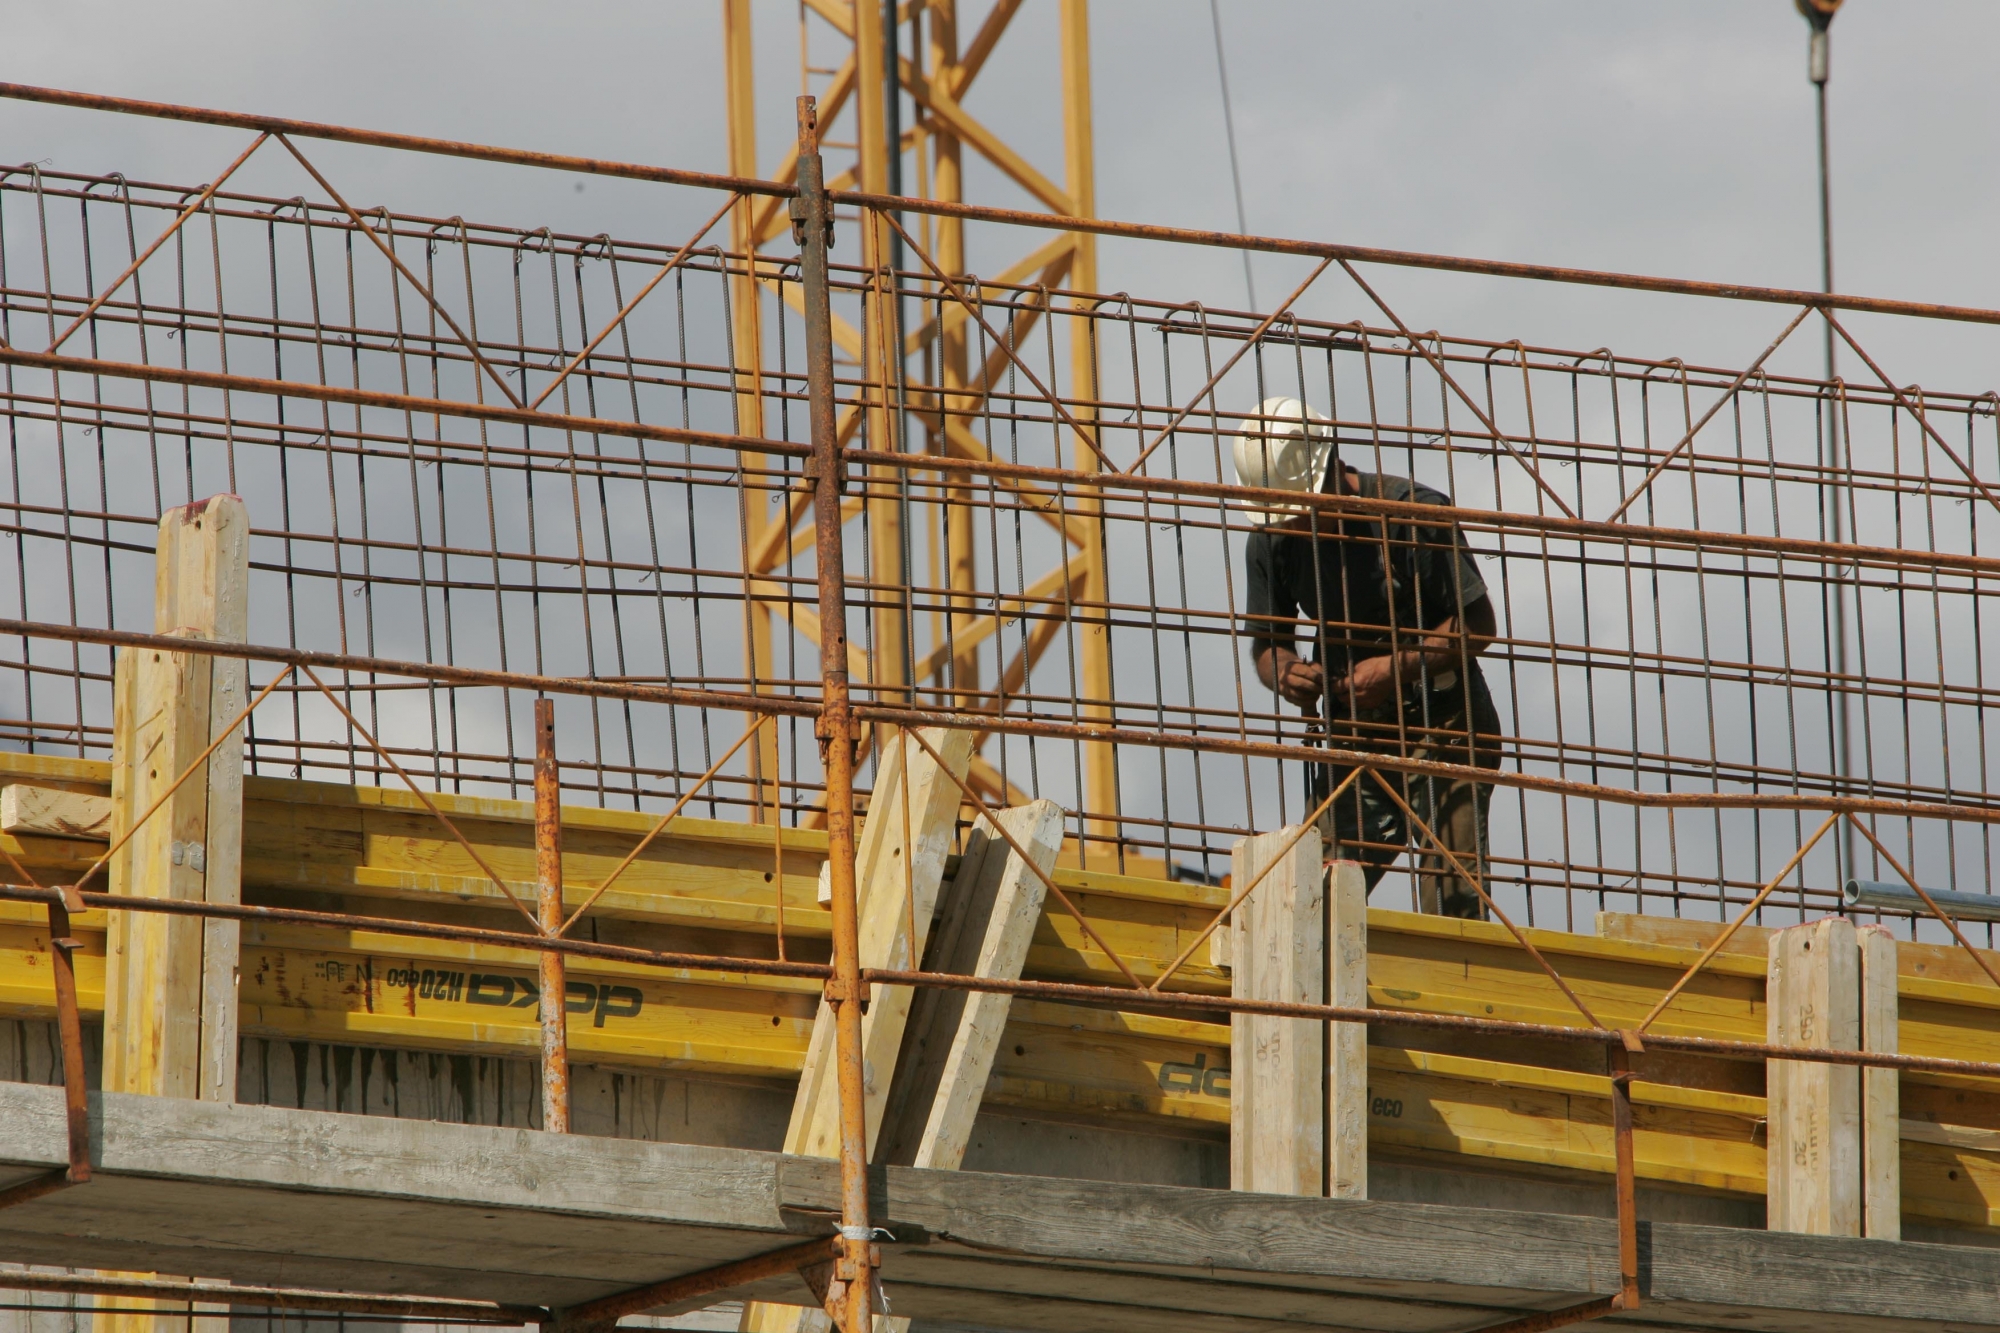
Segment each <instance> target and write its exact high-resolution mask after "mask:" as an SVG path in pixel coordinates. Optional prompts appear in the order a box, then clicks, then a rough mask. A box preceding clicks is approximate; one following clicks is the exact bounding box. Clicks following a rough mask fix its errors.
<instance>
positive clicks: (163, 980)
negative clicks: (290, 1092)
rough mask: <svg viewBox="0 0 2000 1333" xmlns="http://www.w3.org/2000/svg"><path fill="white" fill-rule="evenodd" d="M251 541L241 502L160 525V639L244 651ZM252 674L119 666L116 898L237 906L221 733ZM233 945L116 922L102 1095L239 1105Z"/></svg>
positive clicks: (238, 843)
mask: <svg viewBox="0 0 2000 1333" xmlns="http://www.w3.org/2000/svg"><path fill="white" fill-rule="evenodd" d="M249 529H250V524H249V516H248V513H247V512H246V510H245V508H244V505H243V502H242V501H241V500H239V499H238V498H237V497H235V496H233V495H218V496H214V497H212V498H210V499H207V500H203V501H201V502H200V503H198V504H192V505H186V506H183V507H181V508H179V509H173V510H169V511H168V512H167V514H166V515H165V516H164V517H163V518H161V520H160V526H159V546H158V553H157V555H156V557H155V583H154V603H153V622H154V626H155V628H156V630H157V632H159V633H162V634H171V635H175V636H180V637H186V638H195V639H209V640H218V641H222V642H227V643H242V642H244V641H245V640H246V639H247V636H248V629H249V617H248V606H249V538H250V532H249ZM245 677H246V671H245V664H244V663H243V661H242V660H240V659H232V658H227V657H218V656H210V655H207V654H202V653H171V652H165V651H162V650H158V649H140V650H136V651H131V652H124V653H120V654H119V655H118V663H117V669H116V673H115V680H114V687H113V688H114V695H115V699H116V713H115V717H114V731H113V742H112V751H113V753H112V769H111V773H112V777H111V788H112V790H111V800H112V836H113V840H114V842H116V841H117V840H118V839H121V838H124V839H126V840H125V842H124V845H123V846H122V847H120V848H119V851H118V854H117V855H116V856H114V857H113V858H112V861H111V867H110V869H111V891H112V892H113V893H119V894H130V895H133V896H137V897H147V898H178V899H186V900H193V901H197V902H211V903H235V902H239V901H241V896H242V883H241V865H242V857H243V741H242V735H241V733H240V732H237V731H233V730H231V731H229V733H228V734H227V735H220V733H222V732H223V731H224V729H225V728H231V727H233V725H234V723H235V721H236V717H237V714H238V712H239V711H240V710H241V709H242V707H243V705H244V702H245V700H246V698H247V695H246V692H245V688H244V686H245ZM218 736H220V740H219V743H217V739H218ZM211 744H213V745H214V749H213V751H212V752H211V753H210V754H209V757H208V760H207V764H206V772H205V773H202V774H197V775H195V776H194V778H193V779H191V780H189V781H186V782H183V783H182V784H181V785H180V787H179V788H178V789H177V790H175V791H173V793H172V795H171V796H169V797H167V799H166V803H165V804H164V805H163V806H162V807H161V808H160V809H159V810H158V811H156V812H155V813H153V814H152V815H151V817H150V818H146V819H145V820H144V823H143V824H139V823H138V821H139V820H140V819H141V817H142V816H143V815H144V814H145V812H146V811H147V810H149V809H150V808H151V807H152V806H153V804H154V802H155V801H156V800H157V799H158V798H159V797H160V796H161V795H162V794H163V793H165V792H167V790H168V789H169V788H170V787H171V786H172V785H173V784H174V782H175V781H176V780H177V779H178V778H180V776H181V774H182V773H183V771H184V770H185V769H186V768H187V766H188V765H190V764H192V763H194V762H195V761H196V760H197V759H198V758H199V757H200V756H201V754H202V752H203V751H204V750H205V749H207V748H208V747H209V746H210V745H211ZM135 825H137V826H136V827H135ZM128 833H129V835H130V836H129V838H127V837H126V835H127V834H128ZM237 932H238V927H237V925H236V923H235V922H233V921H224V920H214V919H210V920H202V919H200V918H197V917H145V916H138V915H134V914H131V913H118V914H114V915H113V917H112V918H111V933H110V938H109V941H108V945H107V955H108V956H107V959H106V967H105V1000H104V1009H105V1014H104V1017H105V1022H104V1086H105V1088H106V1089H107V1090H109V1091H116V1092H142V1093H151V1094H153V1095H155V1096H163V1097H191V1098H195V1099H197V1100H200V1101H220V1102H228V1101H234V1100H235V1098H236V1029H237V1000H236V982H237V977H236V973H237V947H238V946H237V940H238V933H237Z"/></svg>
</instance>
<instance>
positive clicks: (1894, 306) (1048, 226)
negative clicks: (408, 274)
mask: <svg viewBox="0 0 2000 1333" xmlns="http://www.w3.org/2000/svg"><path fill="white" fill-rule="evenodd" d="M0 98H12V99H15V100H18V101H27V102H42V103H47V104H50V105H54V106H69V107H78V108H83V109H87V110H93V111H112V112H117V113H120V114H123V115H134V116H151V117H154V118H157V119H162V120H179V121H187V122H192V123H195V124H202V125H226V126H233V127H235V128H238V129H245V130H263V131H266V132H269V133H273V134H289V135H293V136H296V137H299V138H305V139H327V140H332V141H335V142H339V143H354V144H364V145H367V146H369V147H374V148H395V149H399V150H402V151H405V152H415V153H433V154H438V155H441V156H446V157H464V158H473V159H476V160H479V161H483V162H502V163H507V164H510V165H514V166H525V167H545V168H550V169H553V170H557V171H577V172H583V173H586V174H589V175H595V176H617V177H622V178H624V179H627V180H644V181H656V182H659V183H662V184H667V185H692V186H697V187H701V188H704V189H714V190H734V191H737V192H739V193H742V194H755V195H773V196H777V197H781V198H792V197H795V196H796V195H797V194H798V189H797V188H796V187H794V186H790V185H785V184H782V183H779V182H775V181H768V180H763V179H760V178H758V177H755V176H725V175H718V174H716V173H713V172H706V171H684V170H680V169H677V168H673V167H655V166H645V165H642V164H639V163H634V162H618V161H613V160H609V159H605V158H591V157H576V156H571V155H568V154H563V153H541V152H534V151H530V150H527V149H520V148H501V147H495V146H492V145H489V144H474V143H464V142H460V141H457V140H451V139H433V138H426V137H424V136H421V135H415V134H390V133H385V132H383V131H380V130H364V129H356V128H352V127H349V126H344V125H329V124H324V123H321V122H315V121H306V120H291V119H287V118H285V117H280V116H258V115H247V114H245V113H242V112H237V111H216V110H211V109H208V108H205V107H193V106H180V105H176V104H173V103H167V102H146V101H140V100H138V99H135V98H128V97H108V96H105V95H103V94H100V93H82V92H71V91H68V90H66V89H60V88H43V87H38V86H35V85H32V84H22V83H0ZM826 198H827V202H828V203H829V204H832V205H838V204H851V205H854V206H856V207H859V208H869V209H877V210H885V211H893V212H903V213H927V214H930V215H931V216H933V217H955V218H963V219H965V220H967V221H976V222H1000V223H1007V224H1010V225H1013V226H1020V227H1035V228H1038V229H1041V230H1045V231H1066V232H1086V233H1089V234H1090V235H1093V236H1124V237H1129V238H1131V239H1133V240H1144V241H1166V242H1173V243H1177V244H1181V245H1203V246H1215V247H1221V248H1223V249H1232V250H1256V251H1261V252H1264V253H1267V254H1290V255H1307V256H1311V257H1314V258H1325V257H1329V256H1330V257H1333V258H1336V259H1346V260H1351V261H1353V262H1355V263H1364V264H1384V265H1388V266H1391V267H1397V268H1426V269H1437V270H1441V271H1444V272H1448V273H1477V274H1484V275H1486V276H1488V277H1498V278H1523V279H1529V280H1533V281H1537V282H1561V283H1572V284H1579V285H1582V286H1587V287H1620V288H1625V289H1628V290H1631V291H1644V292H1661V293H1666V294H1669V295H1676V296H1713V297H1721V298H1724V299H1727V300H1733V301H1762V302H1766V303H1770V304H1775V305H1809V306H1814V307H1822V308H1827V309H1833V310H1865V311H1869V312H1870V313H1873V314H1883V315H1912V316H1916V317H1918V318H1923V319H1949V320H1958V321H1963V322H1968V323H1974V324H2000V310H1988V309H1984V308H1981V307H1978V306H1955V305H1941V304H1937V303H1935V302H1928V301H1897V300H1890V299H1887V298H1884V297H1874V296H1846V295H1840V294H1836V293H1830V292H1812V291H1796V290H1792V289H1789V288H1780V287H1757V286H1751V285H1747V284H1742V283H1727V282H1701V281H1695V280H1692V279H1688V278H1662V277H1650V276H1646V275H1642V274H1635V273H1614V272H1607V271H1602V270H1597V269H1576V268H1564V267H1562V266H1560V265H1555V264H1523V263H1515V262H1511V261H1507V260H1498V259H1471V258H1466V257H1463V256H1457V255H1434V254H1424V253H1421V252H1418V251H1412V250H1386V249H1382V248H1379V247H1375V246H1365V245H1340V244H1335V243H1332V242H1328V241H1301V240H1289V239H1285V238H1282V237H1275V236H1253V235H1245V234H1241V233H1237V232H1227V231H1207V230H1201V229H1198V228H1192V227H1163V226H1154V225H1151V224H1146V223H1136V222H1118V221H1113V220H1111V219H1108V218H1080V217H1070V216H1067V215H1059V214H1054V213H1036V212H1031V211H1029V210H1025V209H1015V208H991V207H985V206H982V205H977V204H961V203H953V202H950V201H947V200H940V199H914V198H908V197H905V196H903V195H892V194H872V193H867V192H863V191H858V190H828V191H827V192H826Z"/></svg>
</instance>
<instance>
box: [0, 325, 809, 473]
mask: <svg viewBox="0 0 2000 1333" xmlns="http://www.w3.org/2000/svg"><path fill="white" fill-rule="evenodd" d="M0 363H11V364H13V365H17V366H32V367H34V368H36V369H38V370H66V371H73V372H75V373H76V374H79V375H104V376H108V377H110V378H113V379H129V380H151V381H153V382H155V383H160V384H179V385H185V386H186V387H188V388H193V389H225V390H230V391H233V392H237V393H264V394H272V395H275V396H278V397H284V398H304V399H309V400H311V401H313V402H321V403H340V404H342V405H345V406H351V407H383V408H388V409H390V410H391V411H396V412H414V413H417V414H419V415H423V414H431V413H441V414H443V415H446V416H454V417H466V418H469V419H473V420H478V421H498V422H503V423H506V424H509V425H516V426H545V427H547V428H548V429H550V430H562V431H581V432H584V433H587V434H593V435H617V436H622V437H625V438H628V439H634V440H665V441H668V442H670V443H681V444H710V445H716V446H718V447H721V448H726V449H751V450H753V451H754V452H757V453H768V454H783V455H785V456H787V457H790V458H800V457H804V456H805V454H806V453H807V450H806V449H805V448H804V447H803V446H801V445H796V444H791V443H789V442H787V441H784V440H751V439H749V438H747V437H745V436H740V435H722V434H717V433H716V432H714V431H702V430H682V429H680V428H678V427H674V426H646V425H640V424H638V423H637V422H631V421H617V420H614V419H612V418H609V417H583V416H573V415H571V414H569V413H566V412H533V411H529V410H528V409H527V408H524V407H513V406H503V405H501V404H498V403H470V402H464V401H461V400H453V399H439V398H424V397H421V396H418V395H416V394H408V393H384V392H381V391H379V390H374V389H345V388H342V387H340V386H339V385H337V384H313V383H309V382H307V381H305V380H273V379H262V378H259V377H258V376H255V375H225V374H221V373H218V372H216V371H208V370H183V369H181V368H180V367H178V366H166V365H140V364H139V363H137V362H133V361H105V360H100V359H94V358H89V357H80V356H52V355H50V354H49V353H47V352H30V351H25V350H23V349H22V348H19V347H6V346H0Z"/></svg>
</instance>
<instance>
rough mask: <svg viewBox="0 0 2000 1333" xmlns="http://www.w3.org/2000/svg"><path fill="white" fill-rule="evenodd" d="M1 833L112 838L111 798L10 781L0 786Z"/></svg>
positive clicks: (98, 839)
mask: <svg viewBox="0 0 2000 1333" xmlns="http://www.w3.org/2000/svg"><path fill="white" fill-rule="evenodd" d="M0 832H4V833H11V834H14V835H15V836H16V837H18V836H20V835H21V834H23V833H31V834H39V835H41V836H43V837H50V838H76V839H79V840H82V841H87V842H109V841H111V798H110V797H109V796H99V795H97V794H96V793H94V792H85V791H69V790H67V789H65V788H62V787H38V786H33V785H31V784H28V783H25V782H10V783H8V784H7V785H6V786H5V787H0Z"/></svg>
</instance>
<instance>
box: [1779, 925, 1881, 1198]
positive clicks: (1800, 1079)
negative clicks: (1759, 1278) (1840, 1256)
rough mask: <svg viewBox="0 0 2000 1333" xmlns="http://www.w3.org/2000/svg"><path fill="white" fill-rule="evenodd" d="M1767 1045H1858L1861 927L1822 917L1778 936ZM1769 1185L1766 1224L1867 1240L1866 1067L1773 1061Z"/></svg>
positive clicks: (1842, 1046)
mask: <svg viewBox="0 0 2000 1333" xmlns="http://www.w3.org/2000/svg"><path fill="white" fill-rule="evenodd" d="M1769 950H1770V951H1769V955H1768V957H1769V968H1770V971H1769V974H1768V980H1767V981H1766V983H1765V984H1766V997H1767V1001H1766V1002H1767V1005H1768V1008H1767V1010H1766V1015H1765V1016H1766V1022H1767V1024H1768V1030H1769V1037H1768V1040H1769V1041H1771V1042H1772V1043H1773V1044H1775V1045H1780V1046H1831V1047H1836V1048H1838V1049H1842V1050H1854V1049H1856V1048H1858V1047H1859V1046H1860V1044H1861V1042H1860V1037H1861V1031H1860V1026H1861V1007H1860V1003H1859V991H1860V985H1861V975H1860V973H1861V954H1860V948H1859V946H1858V945H1857V943H1856V941H1855V935H1854V923H1853V922H1851V921H1848V920H1845V919H1844V918H1841V917H1825V918H1822V919H1821V920H1818V921H1813V922H1809V923H1807V924H1805V925H1802V926H1791V927H1789V928H1787V929H1784V930H1780V931H1777V932H1775V933H1773V934H1772V936H1771V941H1770V945H1769ZM1765 1080H1766V1083H1765V1097H1766V1099H1767V1100H1768V1102H1769V1105H1770V1129H1769V1142H1768V1150H1767V1160H1768V1164H1769V1171H1770V1184H1769V1190H1768V1196H1767V1214H1766V1222H1765V1225H1766V1226H1767V1227H1768V1228H1769V1229H1770V1230H1772V1231H1797V1232H1804V1233H1806V1234H1808V1235H1814V1236H1859V1235H1860V1234H1861V1079H1860V1071H1859V1070H1857V1069H1853V1068H1845V1067H1841V1066H1838V1065H1825V1064H1809V1063H1805V1062H1799V1061H1789V1060H1771V1061H1767V1062H1766V1064H1765Z"/></svg>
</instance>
